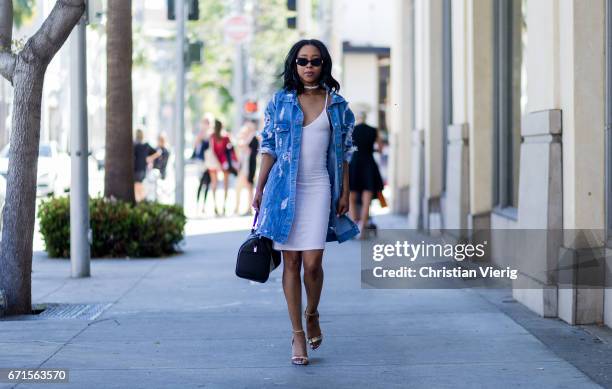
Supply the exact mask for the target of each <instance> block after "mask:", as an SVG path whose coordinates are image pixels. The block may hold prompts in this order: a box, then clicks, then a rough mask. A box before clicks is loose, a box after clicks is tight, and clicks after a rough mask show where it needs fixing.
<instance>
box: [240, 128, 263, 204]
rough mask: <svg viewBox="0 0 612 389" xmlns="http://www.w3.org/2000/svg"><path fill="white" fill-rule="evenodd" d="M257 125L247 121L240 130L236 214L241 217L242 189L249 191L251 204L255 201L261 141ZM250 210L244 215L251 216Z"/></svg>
mask: <svg viewBox="0 0 612 389" xmlns="http://www.w3.org/2000/svg"><path fill="white" fill-rule="evenodd" d="M256 133H257V125H256V124H255V122H253V121H247V122H246V123H245V124H244V126H242V128H241V129H240V133H239V134H238V139H237V151H238V160H239V165H240V170H239V171H238V177H237V181H236V209H235V210H234V213H235V214H236V215H240V200H241V197H242V189H243V188H244V187H246V188H247V190H248V196H249V197H248V199H249V203H250V202H251V201H253V183H254V179H255V170H256V169H257V149H258V148H259V140H258V139H257V136H256ZM251 214H252V211H251V208H250V207H249V210H248V211H247V213H246V214H244V215H251Z"/></svg>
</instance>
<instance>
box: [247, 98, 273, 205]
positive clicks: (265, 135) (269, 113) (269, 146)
mask: <svg viewBox="0 0 612 389" xmlns="http://www.w3.org/2000/svg"><path fill="white" fill-rule="evenodd" d="M274 110H275V104H274V98H273V99H271V100H270V102H269V103H268V107H267V108H266V111H265V115H264V128H263V130H262V131H261V147H260V148H259V153H260V154H262V157H261V165H260V166H259V176H258V177H257V186H256V190H255V195H254V197H253V203H252V204H251V205H252V207H253V208H254V209H255V211H259V208H260V206H261V200H262V197H263V190H264V188H265V186H266V182H268V175H269V174H270V170H272V166H274V163H275V162H276V140H275V137H274V130H273V123H272V118H273V117H274Z"/></svg>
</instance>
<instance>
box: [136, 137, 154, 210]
mask: <svg viewBox="0 0 612 389" xmlns="http://www.w3.org/2000/svg"><path fill="white" fill-rule="evenodd" d="M154 154H155V149H154V148H153V147H151V145H150V144H149V143H148V142H145V141H144V132H143V131H142V130H141V129H138V130H136V139H135V140H134V198H135V199H136V202H140V201H142V200H144V199H145V197H146V193H145V188H144V184H143V181H144V179H145V178H146V176H147V169H148V168H149V166H150V164H151V163H152V162H153V159H152V158H151V156H153V155H154Z"/></svg>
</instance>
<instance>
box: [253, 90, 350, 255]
mask: <svg viewBox="0 0 612 389" xmlns="http://www.w3.org/2000/svg"><path fill="white" fill-rule="evenodd" d="M327 91H328V93H329V94H330V97H331V104H330V105H329V107H327V114H328V118H329V121H330V123H331V128H332V131H331V132H332V133H331V139H330V142H329V146H328V148H327V171H328V173H329V179H330V184H331V198H332V199H331V204H330V213H329V223H328V227H327V236H326V241H327V242H331V241H338V242H339V243H342V242H344V241H346V240H348V239H351V238H352V237H353V236H355V235H356V234H358V233H359V228H358V227H357V225H356V224H355V223H354V222H353V221H352V220H351V219H350V218H349V217H348V216H346V215H341V216H336V206H337V204H338V199H339V198H340V196H341V194H342V175H343V161H347V162H348V161H350V158H351V155H352V153H353V142H352V133H353V127H354V125H355V116H354V115H353V112H352V111H351V110H350V108H349V107H348V102H347V101H346V100H345V99H344V98H343V97H342V96H340V95H339V94H337V93H335V92H332V91H331V90H330V89H329V88H327ZM303 121H304V113H303V112H302V109H301V107H300V104H299V101H298V98H297V94H296V91H287V90H285V89H281V90H279V91H277V92H276V93H275V94H274V96H273V97H272V99H271V100H270V102H269V103H268V106H267V108H266V112H265V121H264V128H263V129H262V130H261V132H260V134H261V138H262V142H261V146H260V148H259V152H260V153H261V154H264V153H267V154H270V155H272V157H274V159H275V161H274V165H272V169H271V170H270V173H269V175H268V181H267V182H266V185H265V188H264V192H263V197H262V201H261V206H260V209H259V220H258V224H257V232H258V233H259V234H260V235H262V236H265V237H268V238H270V239H272V240H274V241H277V242H280V243H285V242H286V241H287V238H288V236H289V231H290V230H291V225H292V223H293V217H294V215H295V193H296V179H297V169H298V161H299V153H300V145H301V139H302V124H303ZM322 152H323V150H322ZM301 206H305V207H308V206H310V204H302V205H301Z"/></svg>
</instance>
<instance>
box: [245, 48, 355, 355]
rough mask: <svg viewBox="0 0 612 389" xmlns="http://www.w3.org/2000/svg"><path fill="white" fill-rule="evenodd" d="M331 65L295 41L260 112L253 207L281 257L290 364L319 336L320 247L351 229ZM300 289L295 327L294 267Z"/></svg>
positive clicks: (343, 111)
mask: <svg viewBox="0 0 612 389" xmlns="http://www.w3.org/2000/svg"><path fill="white" fill-rule="evenodd" d="M331 70H332V60H331V57H330V55H329V52H328V50H327V48H326V47H325V45H324V44H323V43H322V42H320V41H318V40H316V39H309V40H301V41H299V42H297V43H296V44H295V45H293V47H292V48H291V50H290V51H289V54H288V55H287V57H286V59H285V70H284V72H283V74H282V75H283V78H284V87H283V89H281V90H279V91H278V92H276V93H275V95H274V97H273V98H272V99H271V101H270V102H269V104H268V106H267V108H266V112H265V123H264V129H263V130H262V145H261V148H260V153H261V154H262V162H261V166H260V172H259V178H258V180H257V188H256V192H255V197H254V200H253V208H255V210H256V211H257V215H261V217H260V218H259V220H258V222H259V223H258V227H257V229H258V231H259V233H260V234H261V235H262V236H266V237H268V238H270V239H271V240H272V241H273V242H274V247H275V248H276V249H277V250H282V254H283V255H282V256H283V290H284V293H285V299H286V300H287V308H288V311H289V317H290V319H291V325H292V327H293V338H292V341H291V345H292V357H291V362H292V363H293V364H297V365H305V364H308V354H307V350H306V343H307V342H308V344H309V345H310V348H311V349H313V350H315V349H317V348H318V347H319V346H320V345H321V343H322V341H323V335H322V332H321V328H320V326H319V313H318V306H319V300H320V297H321V290H322V287H323V268H322V261H323V250H324V248H325V242H326V241H338V242H343V241H345V240H348V239H350V238H352V237H353V236H355V235H356V234H357V233H358V232H359V230H358V227H357V225H356V224H355V223H353V222H352V221H351V220H350V219H349V218H348V217H347V216H346V213H347V212H348V211H349V185H348V181H349V177H348V161H349V160H350V155H351V147H352V140H351V136H352V130H353V125H354V121H355V118H354V116H353V113H352V112H351V110H350V109H349V107H348V102H347V101H346V100H344V98H342V97H341V96H340V95H339V94H338V90H339V89H340V85H339V84H338V81H336V80H335V79H334V78H333V77H332V74H331ZM302 265H303V267H304V286H305V289H306V309H305V311H304V312H303V314H304V317H305V319H306V333H304V329H303V323H302V294H301V293H302V284H301V279H300V272H301V267H302Z"/></svg>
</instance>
